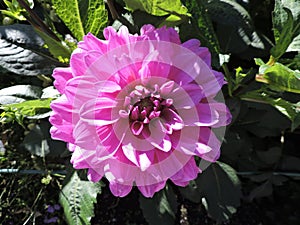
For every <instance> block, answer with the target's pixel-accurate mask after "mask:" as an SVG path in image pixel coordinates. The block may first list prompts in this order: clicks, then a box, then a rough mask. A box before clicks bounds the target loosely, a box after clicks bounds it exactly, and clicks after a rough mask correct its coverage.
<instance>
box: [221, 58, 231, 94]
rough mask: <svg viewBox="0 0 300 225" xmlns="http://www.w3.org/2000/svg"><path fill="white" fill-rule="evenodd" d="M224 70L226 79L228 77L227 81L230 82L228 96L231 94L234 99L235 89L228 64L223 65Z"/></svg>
mask: <svg viewBox="0 0 300 225" xmlns="http://www.w3.org/2000/svg"><path fill="white" fill-rule="evenodd" d="M222 69H223V71H224V73H225V77H226V80H227V82H228V94H229V96H230V97H232V89H233V87H232V77H231V74H230V71H229V69H228V66H227V64H226V63H223V65H222Z"/></svg>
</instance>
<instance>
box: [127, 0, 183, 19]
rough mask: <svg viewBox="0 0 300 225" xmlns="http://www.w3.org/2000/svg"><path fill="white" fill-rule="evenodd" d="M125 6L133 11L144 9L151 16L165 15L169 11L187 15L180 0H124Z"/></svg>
mask: <svg viewBox="0 0 300 225" xmlns="http://www.w3.org/2000/svg"><path fill="white" fill-rule="evenodd" d="M124 2H125V3H126V6H127V7H128V8H129V9H131V10H133V11H135V10H141V11H145V12H147V13H149V14H151V15H153V16H166V15H169V14H170V13H171V12H174V13H176V14H178V15H188V14H187V8H186V7H185V6H184V5H182V3H181V1H180V0H124Z"/></svg>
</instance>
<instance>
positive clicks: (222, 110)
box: [210, 102, 232, 127]
mask: <svg viewBox="0 0 300 225" xmlns="http://www.w3.org/2000/svg"><path fill="white" fill-rule="evenodd" d="M210 105H211V106H212V107H213V108H214V109H216V110H217V112H218V114H219V120H218V123H216V124H214V125H213V126H212V127H221V126H227V125H228V124H230V122H231V119H232V116H231V114H230V111H229V109H228V108H227V106H226V105H225V104H224V103H218V102H214V103H210Z"/></svg>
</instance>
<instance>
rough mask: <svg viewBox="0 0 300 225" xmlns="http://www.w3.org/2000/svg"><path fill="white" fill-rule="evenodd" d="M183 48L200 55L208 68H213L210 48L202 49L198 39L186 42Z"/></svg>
mask: <svg viewBox="0 0 300 225" xmlns="http://www.w3.org/2000/svg"><path fill="white" fill-rule="evenodd" d="M181 46H183V47H185V48H188V49H189V50H191V51H193V52H194V53H195V54H196V55H198V56H199V57H200V58H201V59H202V60H203V61H204V62H205V63H206V64H207V65H208V66H211V54H210V52H209V50H208V48H204V47H200V41H199V40H198V39H190V40H188V41H186V42H184V43H183V44H182V45H181Z"/></svg>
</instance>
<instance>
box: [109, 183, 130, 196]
mask: <svg viewBox="0 0 300 225" xmlns="http://www.w3.org/2000/svg"><path fill="white" fill-rule="evenodd" d="M109 188H110V191H111V193H112V194H113V195H114V196H116V197H124V196H126V195H128V193H129V192H130V191H131V189H132V185H123V184H119V183H117V182H110V183H109Z"/></svg>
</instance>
